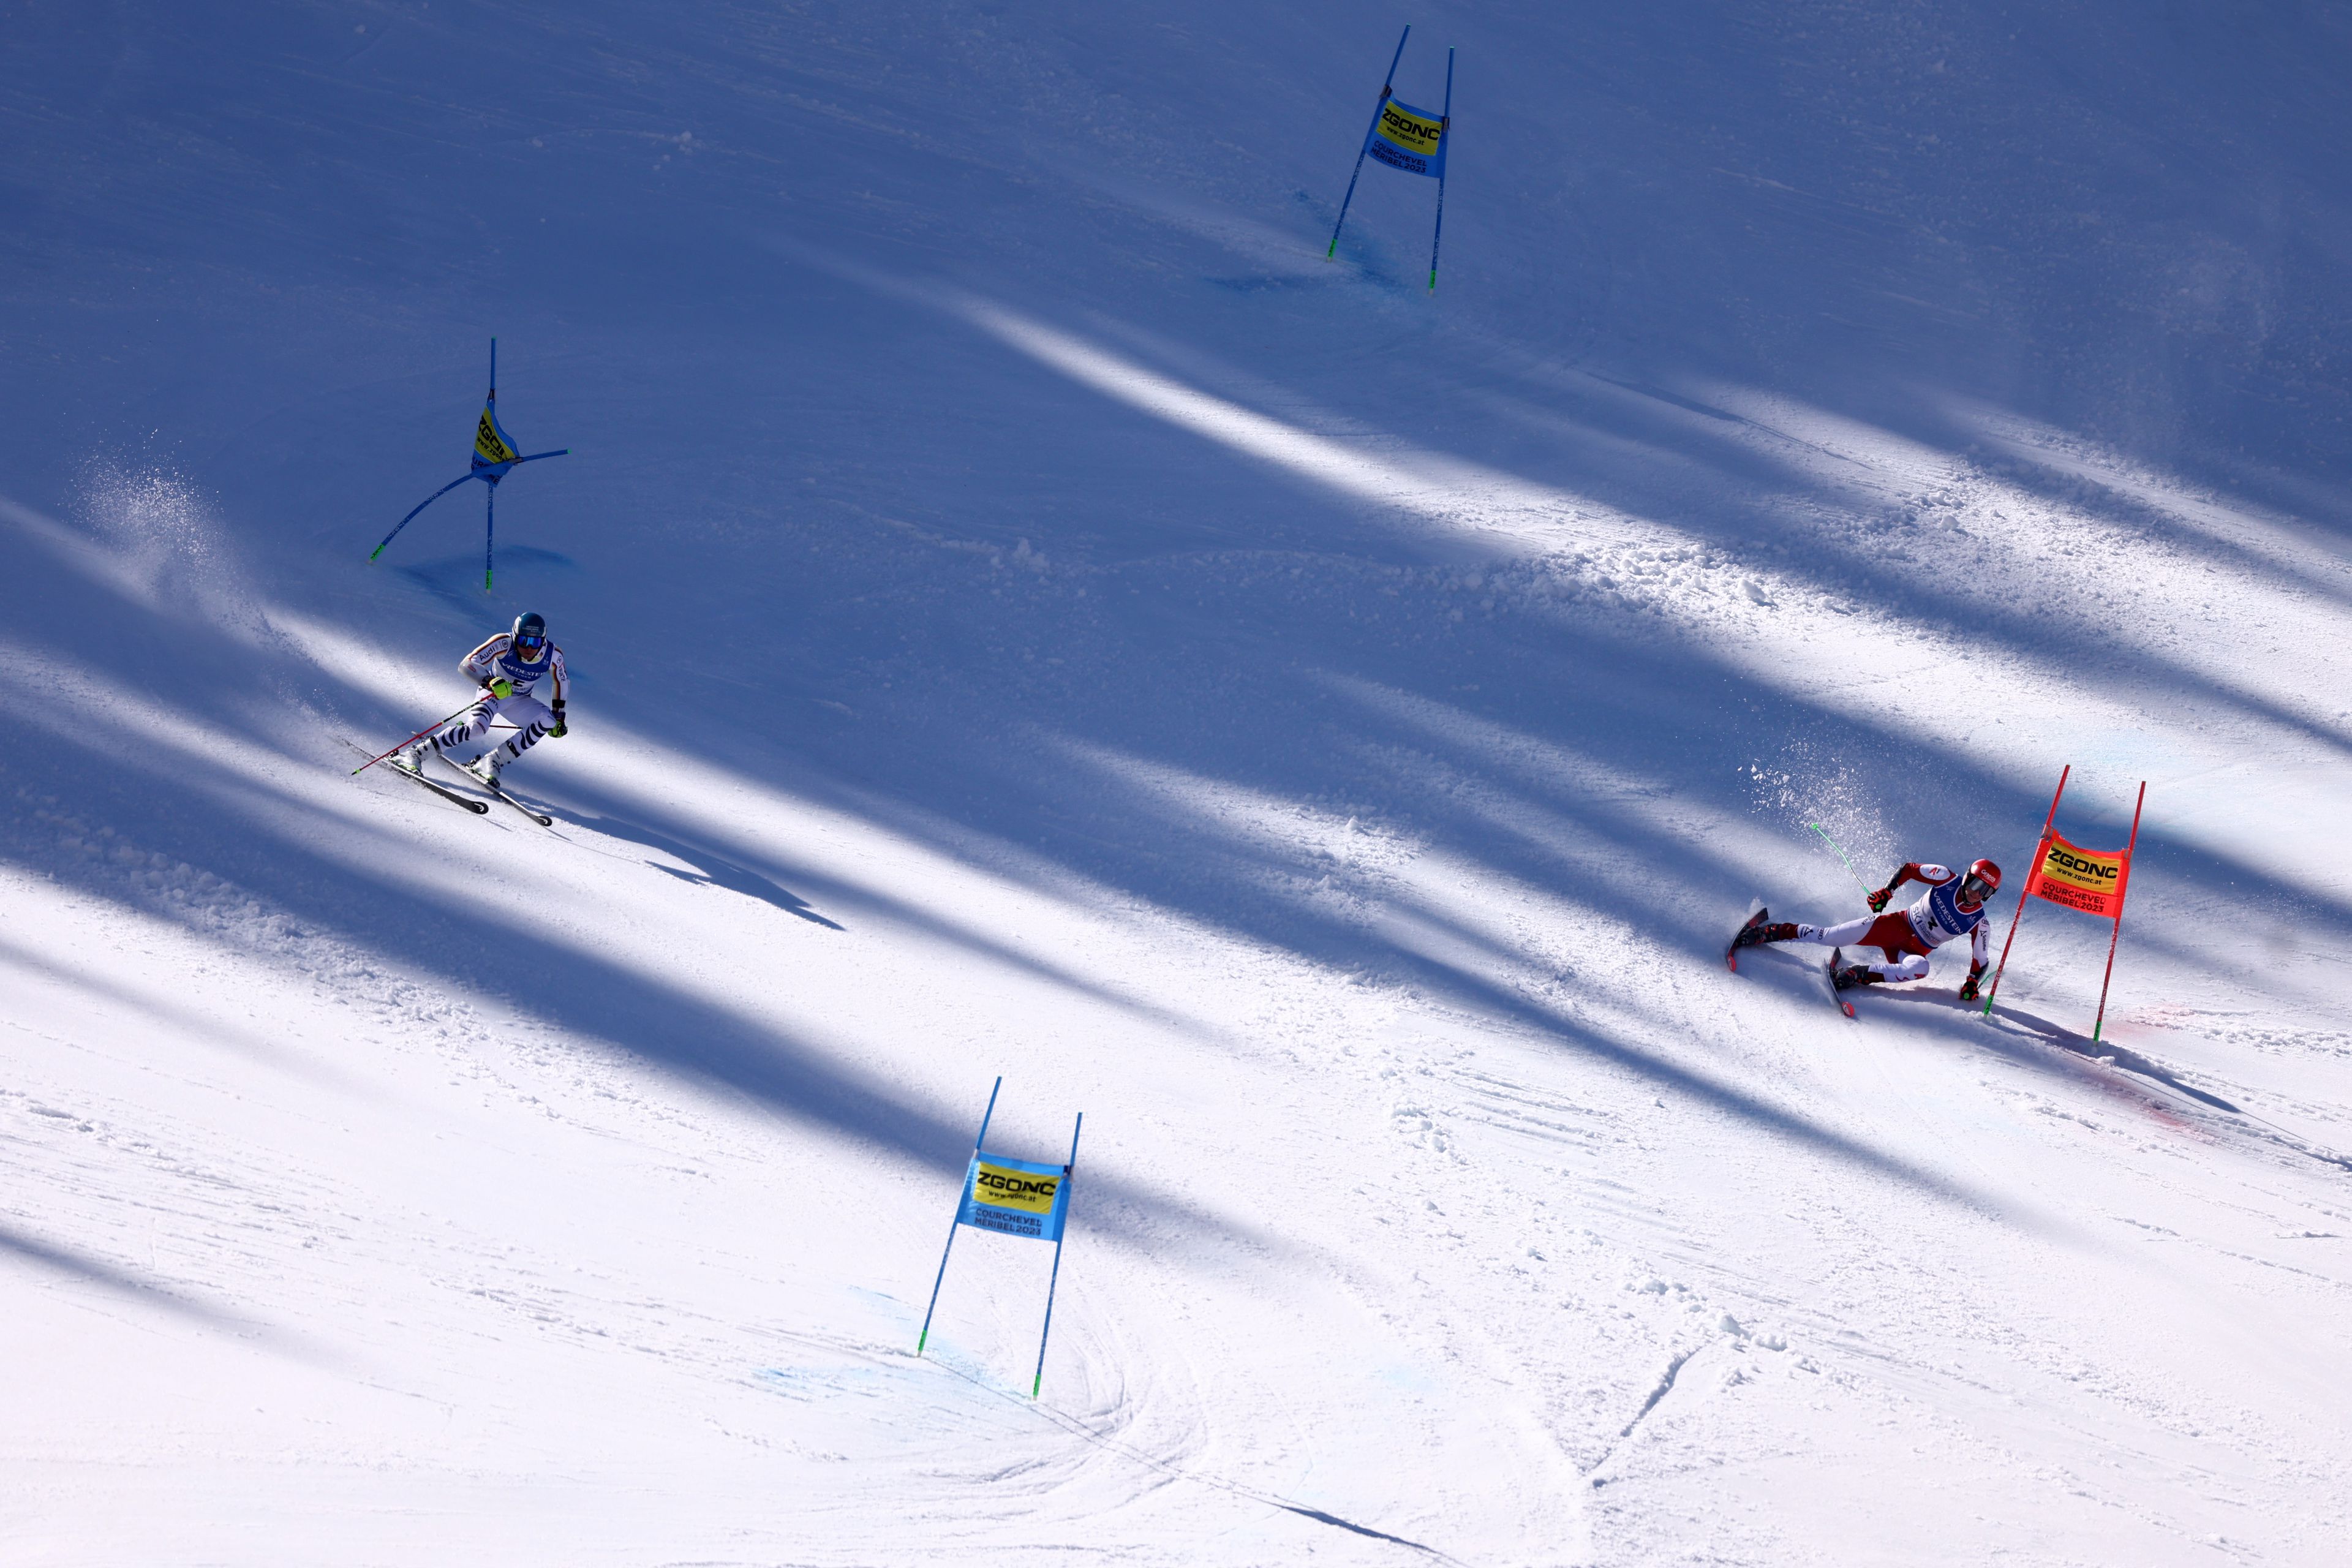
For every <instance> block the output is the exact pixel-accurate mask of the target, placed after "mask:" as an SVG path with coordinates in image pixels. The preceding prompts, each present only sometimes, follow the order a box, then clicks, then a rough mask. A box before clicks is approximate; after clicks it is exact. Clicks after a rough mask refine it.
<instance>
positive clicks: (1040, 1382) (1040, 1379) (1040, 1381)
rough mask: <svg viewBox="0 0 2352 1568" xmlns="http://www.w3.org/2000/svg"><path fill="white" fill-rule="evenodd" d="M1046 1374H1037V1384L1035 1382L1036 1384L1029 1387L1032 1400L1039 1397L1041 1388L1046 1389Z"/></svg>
mask: <svg viewBox="0 0 2352 1568" xmlns="http://www.w3.org/2000/svg"><path fill="white" fill-rule="evenodd" d="M1043 1387H1045V1373H1042V1372H1041V1373H1038V1374H1037V1381H1036V1382H1034V1383H1033V1384H1030V1385H1029V1397H1030V1398H1032V1399H1034V1398H1036V1397H1037V1391H1038V1390H1039V1389H1041V1388H1043Z"/></svg>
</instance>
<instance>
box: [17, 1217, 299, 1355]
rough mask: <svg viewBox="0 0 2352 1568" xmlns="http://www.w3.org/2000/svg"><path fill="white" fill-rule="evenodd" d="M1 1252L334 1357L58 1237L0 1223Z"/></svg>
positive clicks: (181, 1313)
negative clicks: (63, 1242) (44, 1236)
mask: <svg viewBox="0 0 2352 1568" xmlns="http://www.w3.org/2000/svg"><path fill="white" fill-rule="evenodd" d="M0 1254H6V1255H7V1256H10V1257H14V1258H22V1259H23V1260H24V1261H25V1262H26V1263H30V1264H35V1265H37V1266H38V1267H40V1268H47V1269H49V1270H51V1271H53V1272H55V1273H58V1274H63V1275H65V1276H67V1277H68V1279H79V1280H81V1281H83V1282H85V1283H87V1284H90V1285H95V1286H98V1287H99V1288H100V1289H104V1290H108V1291H111V1292H112V1293H113V1294H115V1295H117V1296H120V1297H122V1298H123V1299H124V1300H129V1301H134V1302H137V1303H138V1304H140V1305H141V1306H145V1307H155V1308H159V1309H161V1310H163V1311H166V1312H169V1313H172V1314H173V1316H175V1317H179V1318H184V1319H186V1320H187V1321H189V1322H191V1323H194V1324H196V1325H198V1326H199V1327H202V1328H207V1329H213V1330H217V1331H222V1332H225V1333H227V1334H230V1335H233V1336H234V1337H236V1338H237V1339H240V1340H255V1341H258V1342H260V1343H262V1344H263V1345H265V1346H267V1347H268V1348H269V1349H271V1350H274V1351H278V1352H282V1353H285V1354H288V1355H290V1356H293V1357H294V1358H295V1359H296V1360H299V1361H304V1362H309V1363H312V1364H314V1365H316V1364H323V1363H330V1362H331V1361H332V1360H333V1358H332V1357H331V1356H328V1355H326V1354H325V1353H323V1352H321V1351H320V1349H319V1348H318V1347H317V1346H315V1345H312V1344H310V1342H307V1341H305V1340H304V1339H302V1338H301V1337H300V1336H299V1335H297V1334H292V1333H289V1332H288V1331H285V1330H284V1329H281V1328H278V1327H276V1326H274V1325H272V1324H269V1323H266V1322H262V1321H257V1320H256V1319H252V1318H247V1317H242V1316H239V1315H238V1314H237V1313H235V1312H232V1311H229V1310H226V1309H224V1308H219V1307H214V1306H209V1305H207V1304H205V1302H203V1301H198V1300H191V1299H190V1298H188V1297H186V1296H184V1295H182V1294H181V1293H180V1292H179V1290H178V1289H175V1288H174V1287H172V1286H169V1285H166V1284H164V1283H163V1281H161V1280H156V1279H147V1278H145V1277H143V1276H142V1275H139V1274H136V1273H134V1272H132V1271H131V1270H130V1269H127V1268H121V1266H119V1265H116V1264H112V1263H107V1262H104V1261H101V1260H100V1259H99V1258H92V1257H90V1256H89V1254H88V1253H85V1252H79V1251H76V1250H75V1249H74V1248H72V1247H66V1246H63V1245H61V1244H60V1243H58V1242H54V1241H45V1240H43V1239H42V1238H40V1237H37V1236H34V1235H32V1234H31V1233H30V1232H27V1231H22V1230H17V1229H16V1228H14V1227H13V1226H0Z"/></svg>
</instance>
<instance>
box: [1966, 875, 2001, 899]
mask: <svg viewBox="0 0 2352 1568" xmlns="http://www.w3.org/2000/svg"><path fill="white" fill-rule="evenodd" d="M1992 894H1993V889H1992V884H1991V883H1990V882H1988V881H1986V880H1985V879H1983V878H1982V877H1979V876H1978V875H1976V874H1975V873H1974V872H1970V873H1969V875H1968V876H1965V877H1963V878H1961V879H1960V902H1962V903H1964V904H1981V903H1983V902H1984V901H1985V900H1987V899H1990V898H1991V897H1992Z"/></svg>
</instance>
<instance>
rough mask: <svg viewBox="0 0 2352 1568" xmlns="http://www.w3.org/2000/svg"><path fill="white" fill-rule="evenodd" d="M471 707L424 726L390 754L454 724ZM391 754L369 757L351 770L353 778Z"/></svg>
mask: <svg viewBox="0 0 2352 1568" xmlns="http://www.w3.org/2000/svg"><path fill="white" fill-rule="evenodd" d="M471 707H473V704H472V703H471V702H468V703H467V704H466V707H465V708H460V709H458V710H457V712H455V713H452V714H450V715H449V717H448V718H446V719H436V720H435V721H433V722H432V723H430V724H427V725H425V728H423V729H422V730H419V731H416V733H415V734H414V735H411V736H409V737H408V739H407V740H405V741H403V742H401V743H400V745H399V746H394V748H393V749H392V752H396V751H399V750H400V749H401V746H413V745H415V743H416V742H419V741H421V740H423V739H425V736H427V735H430V734H431V733H433V731H436V730H438V729H439V728H441V726H442V725H444V724H448V723H454V722H455V721H457V720H458V719H460V718H463V717H464V716H465V713H466V710H467V709H468V708H471ZM392 752H382V753H381V754H379V755H376V756H373V757H370V758H369V759H368V760H367V761H366V762H363V763H361V764H360V765H359V766H358V767H355V768H353V769H352V774H353V776H355V777H356V776H357V775H358V774H361V773H365V772H367V771H368V770H369V769H370V768H372V767H373V766H375V765H376V763H380V762H382V761H383V759H384V758H385V757H388V756H390V755H392Z"/></svg>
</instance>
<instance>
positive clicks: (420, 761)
mask: <svg viewBox="0 0 2352 1568" xmlns="http://www.w3.org/2000/svg"><path fill="white" fill-rule="evenodd" d="M432 754H433V742H431V741H429V740H425V741H419V742H416V743H415V745H412V746H404V747H402V748H401V750H400V752H399V754H398V755H396V756H394V758H393V759H392V761H393V764H394V766H395V767H401V768H405V769H407V770H408V771H409V772H410V773H423V772H424V771H425V758H427V757H429V756H431V755H432Z"/></svg>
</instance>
